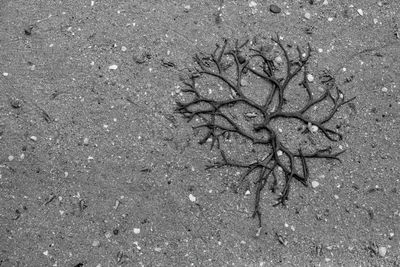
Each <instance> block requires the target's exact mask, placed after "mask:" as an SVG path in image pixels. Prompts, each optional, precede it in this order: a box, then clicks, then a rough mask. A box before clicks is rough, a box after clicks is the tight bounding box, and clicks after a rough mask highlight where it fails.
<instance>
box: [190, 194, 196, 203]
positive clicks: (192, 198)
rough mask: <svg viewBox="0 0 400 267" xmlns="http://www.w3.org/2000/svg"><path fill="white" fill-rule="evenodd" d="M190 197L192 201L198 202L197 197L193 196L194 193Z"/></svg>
mask: <svg viewBox="0 0 400 267" xmlns="http://www.w3.org/2000/svg"><path fill="white" fill-rule="evenodd" d="M189 199H190V201H192V202H196V197H195V196H193V195H192V194H190V195H189Z"/></svg>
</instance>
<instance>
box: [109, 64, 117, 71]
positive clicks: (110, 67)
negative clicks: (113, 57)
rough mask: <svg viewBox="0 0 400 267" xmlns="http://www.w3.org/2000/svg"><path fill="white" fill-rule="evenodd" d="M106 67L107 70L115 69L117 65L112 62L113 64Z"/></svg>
mask: <svg viewBox="0 0 400 267" xmlns="http://www.w3.org/2000/svg"><path fill="white" fill-rule="evenodd" d="M108 69H109V70H116V69H118V66H117V65H115V64H114V65H111V66H109V67H108Z"/></svg>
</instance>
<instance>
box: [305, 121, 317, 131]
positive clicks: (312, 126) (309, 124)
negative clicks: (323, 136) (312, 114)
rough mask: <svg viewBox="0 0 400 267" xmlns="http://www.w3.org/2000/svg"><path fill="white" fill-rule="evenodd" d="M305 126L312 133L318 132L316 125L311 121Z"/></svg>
mask: <svg viewBox="0 0 400 267" xmlns="http://www.w3.org/2000/svg"><path fill="white" fill-rule="evenodd" d="M307 128H308V130H309V131H310V132H312V133H316V132H318V129H319V128H318V126H316V125H313V124H312V123H311V122H309V123H308V124H307Z"/></svg>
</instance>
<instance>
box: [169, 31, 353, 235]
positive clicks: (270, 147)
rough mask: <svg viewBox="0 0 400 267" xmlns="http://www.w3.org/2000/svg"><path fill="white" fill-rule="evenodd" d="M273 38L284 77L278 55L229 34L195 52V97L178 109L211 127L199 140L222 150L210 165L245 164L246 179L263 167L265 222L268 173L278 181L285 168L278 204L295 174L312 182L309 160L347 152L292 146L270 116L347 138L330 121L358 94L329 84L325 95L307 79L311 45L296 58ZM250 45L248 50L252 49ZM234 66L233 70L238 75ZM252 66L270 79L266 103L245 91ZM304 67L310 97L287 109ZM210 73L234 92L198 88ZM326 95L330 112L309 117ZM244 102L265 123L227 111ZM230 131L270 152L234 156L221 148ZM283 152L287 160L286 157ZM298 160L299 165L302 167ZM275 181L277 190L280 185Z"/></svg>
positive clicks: (259, 183)
mask: <svg viewBox="0 0 400 267" xmlns="http://www.w3.org/2000/svg"><path fill="white" fill-rule="evenodd" d="M272 41H273V42H274V43H275V44H276V45H277V46H278V49H279V50H280V51H281V53H282V54H283V57H284V63H285V65H286V69H285V70H284V75H283V77H279V75H278V72H279V70H278V68H277V67H276V66H275V63H274V61H273V60H272V59H270V58H269V57H268V56H267V55H266V53H265V52H264V51H263V49H262V48H260V49H253V48H250V49H247V50H246V49H245V48H246V47H247V46H248V43H249V42H248V41H246V42H244V43H242V44H240V43H239V42H238V41H236V43H235V44H234V47H233V48H231V49H228V46H229V42H228V40H224V42H223V44H222V45H218V44H217V45H216V48H215V50H214V51H213V52H212V53H211V54H207V55H206V54H196V55H195V56H194V61H195V62H196V64H197V68H196V69H195V71H194V72H192V73H191V74H190V75H189V77H188V79H186V80H184V81H183V83H184V84H185V85H186V87H185V88H184V89H183V90H182V92H183V93H187V94H191V95H192V96H193V97H192V98H191V100H189V101H183V102H182V101H177V108H176V111H177V112H178V113H180V114H182V115H183V117H184V118H186V119H187V120H188V122H190V121H191V120H193V119H194V118H199V119H201V120H202V121H203V123H202V124H199V125H196V126H194V127H193V128H195V129H205V130H206V134H205V135H204V138H202V139H201V140H200V141H199V143H200V144H204V143H206V142H207V141H208V140H211V149H213V148H214V147H216V148H217V149H218V150H219V151H220V153H221V160H220V161H219V162H215V163H214V164H213V165H211V166H208V167H209V168H221V167H225V166H230V167H236V168H240V169H244V172H243V173H242V176H241V179H242V180H245V179H246V178H247V177H248V176H249V175H250V174H252V173H254V172H258V176H257V180H256V182H255V185H256V191H255V204H254V212H253V217H257V218H258V222H259V226H260V227H261V211H260V199H261V192H262V190H263V189H264V187H265V185H266V184H267V181H268V178H269V177H272V179H273V181H272V182H273V185H275V186H276V185H277V174H276V172H277V171H278V169H279V170H280V171H281V172H282V173H283V177H284V178H285V179H284V187H283V189H282V191H281V193H280V196H279V198H278V202H277V203H276V204H275V205H279V204H282V205H285V202H286V200H287V199H288V195H289V191H290V185H291V183H292V181H293V180H294V179H295V180H297V181H299V182H300V183H302V184H303V185H305V186H307V185H308V179H309V168H308V165H309V160H311V159H318V158H319V159H333V160H338V161H340V159H339V155H341V154H342V153H344V152H345V150H342V151H339V152H332V149H331V148H330V147H328V148H324V149H318V150H316V151H313V152H305V151H302V149H300V148H299V149H296V150H295V151H293V150H291V149H289V148H288V147H286V146H285V145H284V144H283V143H282V142H281V140H280V138H279V137H278V134H277V132H276V130H275V129H274V128H273V127H272V125H271V122H272V121H273V120H276V119H278V118H283V119H285V118H286V119H295V120H298V121H300V122H301V123H303V124H304V125H307V126H310V125H312V126H314V127H317V128H316V129H317V131H320V132H321V133H322V134H323V136H325V137H326V138H327V139H328V140H329V141H333V142H337V141H339V140H341V139H342V138H343V136H342V134H341V133H339V132H338V131H337V130H334V129H331V128H329V127H328V126H326V123H327V122H328V121H330V120H331V119H332V118H333V116H334V115H335V114H336V112H337V111H338V110H339V108H340V107H341V106H343V105H344V104H346V103H348V102H350V101H352V100H354V98H351V99H348V100H345V97H344V94H343V92H342V91H341V90H340V89H339V88H338V87H337V86H336V85H334V86H330V87H328V88H326V89H325V91H324V92H323V93H322V94H321V95H319V96H317V97H316V96H314V94H313V92H312V88H311V86H310V84H309V81H308V79H307V76H308V74H309V71H308V69H307V62H308V60H309V58H310V56H311V47H310V45H309V44H308V46H307V49H306V51H305V52H303V51H302V49H301V48H300V47H299V46H297V48H296V49H297V58H296V59H291V58H290V56H289V52H288V50H287V48H285V46H284V44H283V43H282V42H281V39H280V37H279V36H278V35H276V36H274V37H273V38H272ZM245 51H247V53H248V54H247V55H246V54H245ZM228 59H229V60H228ZM252 63H256V66H257V67H258V68H257V67H255V66H253V65H254V64H252ZM259 67H261V69H260V68H259ZM232 72H233V73H234V75H233V76H234V77H233V78H232ZM249 72H250V73H252V74H253V75H255V76H256V77H258V78H260V79H261V80H263V81H265V82H266V83H267V84H269V85H270V89H269V90H268V91H267V92H266V95H265V99H264V100H263V101H262V103H259V102H257V101H254V100H253V99H251V98H250V97H248V96H246V94H245V93H244V90H243V82H242V80H243V76H245V75H247V74H248V73H249ZM301 73H302V76H301V77H302V81H301V83H300V85H301V87H302V88H303V89H304V90H305V95H306V98H307V102H306V103H305V105H304V106H302V107H301V108H299V109H298V110H295V111H288V110H286V109H285V107H286V100H285V93H286V91H287V90H288V88H289V84H290V83H291V82H292V81H293V79H294V78H295V77H296V76H297V75H301ZM207 76H210V77H213V78H214V79H217V80H219V81H220V82H222V83H223V84H224V85H225V86H226V87H227V88H229V89H230V91H231V94H230V95H229V97H226V99H222V100H216V99H215V98H213V97H210V96H207V95H206V94H205V93H203V92H202V91H201V90H200V89H199V88H198V84H197V83H196V81H197V80H198V79H200V78H204V77H207ZM280 76H282V75H280ZM219 99H220V98H219ZM323 101H327V102H328V103H330V108H329V111H328V112H327V114H325V116H323V117H322V118H319V119H312V118H310V116H308V115H307V112H308V111H310V110H311V109H312V108H313V107H315V106H316V105H317V104H320V103H321V102H323ZM239 103H240V104H244V105H246V106H248V107H249V108H252V109H254V110H255V111H256V112H257V113H258V114H260V115H261V117H262V120H261V123H260V122H259V123H254V124H253V126H252V129H250V130H249V129H246V128H245V127H242V126H241V125H240V123H239V122H238V121H237V120H235V118H233V117H232V116H230V115H229V114H228V112H227V111H226V110H229V109H232V108H233V107H234V106H235V105H237V104H239ZM231 133H236V134H238V135H239V136H241V137H243V138H245V139H247V140H249V141H250V142H252V143H253V144H260V145H263V146H265V147H266V148H267V149H266V151H267V152H266V155H265V156H264V157H263V158H262V159H261V160H256V161H255V162H252V163H244V162H237V161H234V160H232V159H230V158H229V157H228V156H227V154H226V152H225V151H224V149H223V148H222V146H221V142H222V141H223V140H224V138H225V137H226V135H229V134H231ZM263 133H265V134H263ZM260 134H261V137H260ZM283 156H284V157H285V158H286V159H287V160H283ZM296 162H297V164H296ZM296 166H297V167H299V166H300V168H299V170H298V168H296ZM275 186H274V187H273V190H275V189H274V188H275Z"/></svg>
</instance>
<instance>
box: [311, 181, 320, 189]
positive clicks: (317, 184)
mask: <svg viewBox="0 0 400 267" xmlns="http://www.w3.org/2000/svg"><path fill="white" fill-rule="evenodd" d="M311 186H312V187H313V188H317V187H318V186H319V183H318V182H317V181H312V182H311Z"/></svg>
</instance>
